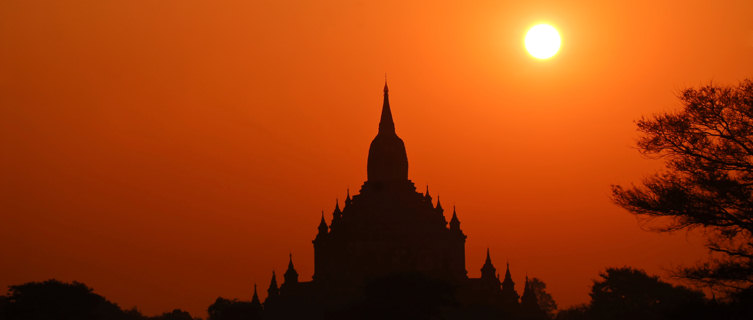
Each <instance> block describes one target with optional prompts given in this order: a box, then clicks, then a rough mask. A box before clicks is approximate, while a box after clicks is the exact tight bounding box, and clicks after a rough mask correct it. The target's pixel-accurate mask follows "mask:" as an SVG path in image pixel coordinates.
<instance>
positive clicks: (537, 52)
mask: <svg viewBox="0 0 753 320" xmlns="http://www.w3.org/2000/svg"><path fill="white" fill-rule="evenodd" d="M561 43H562V39H560V34H559V32H557V29H555V28H554V27H552V26H551V25H548V24H538V25H535V26H533V27H532V28H531V29H529V30H528V33H526V38H525V44H526V50H528V53H530V54H531V55H532V56H533V57H534V58H537V59H549V58H551V57H552V56H554V55H555V54H556V53H557V51H559V49H560V44H561Z"/></svg>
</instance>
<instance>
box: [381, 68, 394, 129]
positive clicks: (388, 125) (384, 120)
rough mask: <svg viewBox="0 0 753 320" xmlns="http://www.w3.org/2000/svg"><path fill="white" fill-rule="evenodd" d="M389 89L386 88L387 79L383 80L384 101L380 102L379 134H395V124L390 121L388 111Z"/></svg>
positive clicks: (390, 114) (390, 116)
mask: <svg viewBox="0 0 753 320" xmlns="http://www.w3.org/2000/svg"><path fill="white" fill-rule="evenodd" d="M389 92H390V89H389V88H388V87H387V78H386V77H385V79H384V101H383V102H382V117H381V118H380V120H379V134H395V122H394V121H392V110H390V94H389Z"/></svg>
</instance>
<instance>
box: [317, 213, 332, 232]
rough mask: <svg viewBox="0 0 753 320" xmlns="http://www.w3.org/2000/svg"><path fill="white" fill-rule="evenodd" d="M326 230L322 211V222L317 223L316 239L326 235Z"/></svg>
mask: <svg viewBox="0 0 753 320" xmlns="http://www.w3.org/2000/svg"><path fill="white" fill-rule="evenodd" d="M328 229H329V227H328V226H327V221H325V220H324V211H322V220H321V221H319V234H318V235H317V237H319V236H322V235H326V234H327V230H328Z"/></svg>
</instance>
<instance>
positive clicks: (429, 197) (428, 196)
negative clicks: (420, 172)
mask: <svg viewBox="0 0 753 320" xmlns="http://www.w3.org/2000/svg"><path fill="white" fill-rule="evenodd" d="M424 199H425V200H426V202H428V203H431V194H429V185H428V184H427V185H426V193H424Z"/></svg>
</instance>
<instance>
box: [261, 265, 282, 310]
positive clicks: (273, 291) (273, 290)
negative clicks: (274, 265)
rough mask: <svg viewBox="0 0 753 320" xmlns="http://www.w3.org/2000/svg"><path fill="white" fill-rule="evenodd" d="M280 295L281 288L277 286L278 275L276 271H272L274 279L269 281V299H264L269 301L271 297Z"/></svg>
mask: <svg viewBox="0 0 753 320" xmlns="http://www.w3.org/2000/svg"><path fill="white" fill-rule="evenodd" d="M279 295H280V288H278V287H277V277H276V276H275V272H274V271H272V280H271V281H270V282H269V288H268V289H267V299H266V300H264V303H267V301H269V299H274V298H275V297H277V296H279Z"/></svg>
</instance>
